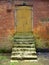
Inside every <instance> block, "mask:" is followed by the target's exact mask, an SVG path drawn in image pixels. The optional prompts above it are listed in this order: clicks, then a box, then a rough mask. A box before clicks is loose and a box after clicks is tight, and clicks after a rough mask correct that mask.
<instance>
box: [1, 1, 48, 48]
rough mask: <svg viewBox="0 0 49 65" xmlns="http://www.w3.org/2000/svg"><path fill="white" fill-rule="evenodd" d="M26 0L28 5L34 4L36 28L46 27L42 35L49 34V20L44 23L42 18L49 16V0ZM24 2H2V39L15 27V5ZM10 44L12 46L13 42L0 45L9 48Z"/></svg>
mask: <svg viewBox="0 0 49 65" xmlns="http://www.w3.org/2000/svg"><path fill="white" fill-rule="evenodd" d="M25 2H26V4H27V5H32V6H33V23H34V25H33V26H34V29H35V30H36V29H38V28H39V26H42V27H41V28H39V29H44V32H42V34H41V35H46V34H48V32H49V21H48V22H46V23H43V22H42V20H41V19H46V21H47V18H49V1H48V0H47V1H44V0H43V1H42V0H33V1H32V0H31V1H27V0H26V1H25ZM22 3H23V0H22V1H14V2H13V3H9V2H6V1H1V2H0V41H1V40H2V37H8V35H9V34H10V32H9V31H10V30H14V29H15V17H14V14H15V13H14V11H15V6H16V5H20V4H22ZM39 31H40V32H41V31H42V30H39ZM45 31H46V32H45ZM44 33H45V34H44ZM48 35H49V34H48ZM43 37H45V36H43ZM48 37H49V36H48ZM46 38H47V37H46ZM10 45H11V46H12V44H11V43H9V44H7V43H5V44H4V43H2V44H1V43H0V46H2V47H4V46H5V47H6V48H8V47H9V46H10ZM10 48H11V47H10Z"/></svg>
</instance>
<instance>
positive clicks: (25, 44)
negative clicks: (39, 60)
mask: <svg viewBox="0 0 49 65" xmlns="http://www.w3.org/2000/svg"><path fill="white" fill-rule="evenodd" d="M17 46H24V47H25V46H26V47H27V46H30V47H35V44H31V43H30V44H29V43H20V44H19V43H16V44H14V47H17Z"/></svg>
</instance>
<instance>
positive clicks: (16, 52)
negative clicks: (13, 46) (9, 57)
mask: <svg viewBox="0 0 49 65" xmlns="http://www.w3.org/2000/svg"><path fill="white" fill-rule="evenodd" d="M17 53H22V51H21V52H19V51H18V52H17V51H16V52H14V51H12V54H17ZM25 53H34V54H36V51H31V52H30V51H25Z"/></svg>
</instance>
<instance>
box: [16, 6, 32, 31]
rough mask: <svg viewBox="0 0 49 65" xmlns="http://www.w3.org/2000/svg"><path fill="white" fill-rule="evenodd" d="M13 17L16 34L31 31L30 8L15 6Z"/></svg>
mask: <svg viewBox="0 0 49 65" xmlns="http://www.w3.org/2000/svg"><path fill="white" fill-rule="evenodd" d="M15 17H16V18H15V23H16V31H17V32H31V31H32V7H30V6H17V7H16V11H15Z"/></svg>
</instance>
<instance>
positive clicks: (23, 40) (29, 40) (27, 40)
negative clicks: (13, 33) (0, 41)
mask: <svg viewBox="0 0 49 65" xmlns="http://www.w3.org/2000/svg"><path fill="white" fill-rule="evenodd" d="M13 41H14V42H25V41H26V42H31V41H32V42H33V41H34V39H14V40H13Z"/></svg>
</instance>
